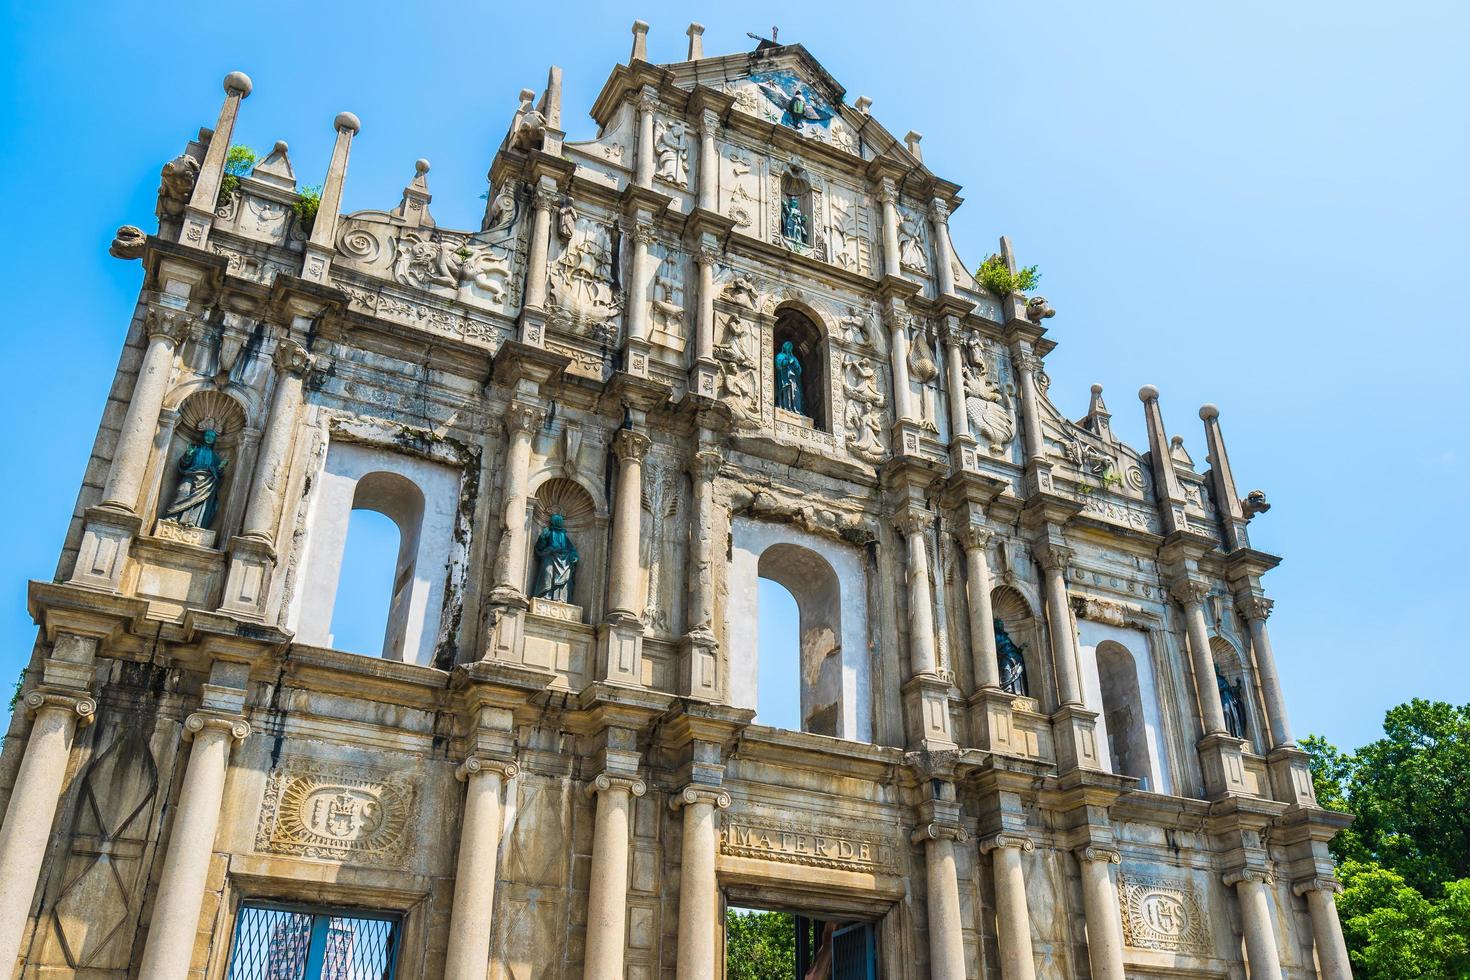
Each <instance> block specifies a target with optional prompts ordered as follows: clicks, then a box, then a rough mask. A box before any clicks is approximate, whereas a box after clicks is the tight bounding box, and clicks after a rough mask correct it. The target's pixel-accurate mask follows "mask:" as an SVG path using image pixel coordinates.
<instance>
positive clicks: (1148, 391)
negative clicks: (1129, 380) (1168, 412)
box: [1138, 385, 1159, 402]
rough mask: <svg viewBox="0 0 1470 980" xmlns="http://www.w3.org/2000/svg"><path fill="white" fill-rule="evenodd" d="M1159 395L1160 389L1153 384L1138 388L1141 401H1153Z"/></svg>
mask: <svg viewBox="0 0 1470 980" xmlns="http://www.w3.org/2000/svg"><path fill="white" fill-rule="evenodd" d="M1157 397H1159V389H1157V388H1155V387H1154V386H1153V385H1144V386H1143V387H1142V388H1139V389H1138V400H1139V401H1144V402H1146V401H1151V400H1153V399H1155V398H1157Z"/></svg>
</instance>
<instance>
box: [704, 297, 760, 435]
mask: <svg viewBox="0 0 1470 980" xmlns="http://www.w3.org/2000/svg"><path fill="white" fill-rule="evenodd" d="M749 338H750V325H749V324H747V323H746V322H745V320H744V319H743V318H742V317H741V316H740V315H739V314H731V315H730V317H729V318H728V319H727V320H726V321H725V336H724V340H723V341H722V342H721V343H720V344H718V345H716V347H715V360H716V361H718V362H719V365H720V394H721V395H722V396H724V399H725V404H726V405H727V406H728V407H729V409H730V412H731V414H733V415H734V416H735V420H736V421H737V422H740V423H743V424H749V423H751V422H755V421H758V420H759V418H760V416H759V413H758V412H757V411H756V410H755V406H754V403H755V386H756V361H755V358H754V357H752V356H751V354H750V340H749Z"/></svg>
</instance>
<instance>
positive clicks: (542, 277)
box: [521, 185, 558, 340]
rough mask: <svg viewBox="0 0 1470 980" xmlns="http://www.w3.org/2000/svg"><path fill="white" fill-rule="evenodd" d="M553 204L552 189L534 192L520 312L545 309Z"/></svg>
mask: <svg viewBox="0 0 1470 980" xmlns="http://www.w3.org/2000/svg"><path fill="white" fill-rule="evenodd" d="M557 200H558V195H557V191H556V187H555V186H554V185H553V186H544V185H543V186H538V187H537V188H536V196H535V198H534V200H533V203H532V207H533V211H532V214H531V244H530V247H529V249H528V250H527V253H526V291H525V298H524V300H523V301H522V302H521V309H522V310H523V311H524V310H531V311H540V310H543V309H545V307H546V254H547V250H548V249H549V248H550V245H551V212H552V211H554V210H556V205H557ZM522 339H523V340H524V339H525V338H522Z"/></svg>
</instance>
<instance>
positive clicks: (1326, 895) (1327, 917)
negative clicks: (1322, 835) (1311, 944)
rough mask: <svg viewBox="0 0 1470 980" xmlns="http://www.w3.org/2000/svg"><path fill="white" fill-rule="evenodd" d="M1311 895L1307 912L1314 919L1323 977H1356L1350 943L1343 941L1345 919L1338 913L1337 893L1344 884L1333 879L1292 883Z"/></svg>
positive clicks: (1324, 979)
mask: <svg viewBox="0 0 1470 980" xmlns="http://www.w3.org/2000/svg"><path fill="white" fill-rule="evenodd" d="M1291 890H1292V891H1293V892H1294V893H1295V894H1297V895H1305V896H1307V914H1308V915H1310V916H1311V919H1312V939H1313V940H1314V941H1315V942H1316V945H1317V973H1318V975H1319V976H1320V977H1321V980H1353V970H1352V963H1351V962H1350V961H1349V960H1348V952H1347V944H1346V943H1344V942H1343V940H1342V922H1341V921H1340V920H1339V919H1338V915H1337V899H1336V897H1335V896H1336V895H1337V893H1338V892H1340V891H1341V890H1342V886H1341V885H1340V884H1338V883H1337V882H1336V881H1334V880H1333V879H1331V878H1309V879H1307V880H1306V881H1299V882H1297V883H1296V884H1294V885H1292V886H1291Z"/></svg>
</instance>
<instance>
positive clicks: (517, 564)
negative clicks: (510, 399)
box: [495, 403, 546, 602]
mask: <svg viewBox="0 0 1470 980" xmlns="http://www.w3.org/2000/svg"><path fill="white" fill-rule="evenodd" d="M545 417H546V413H545V411H544V410H542V409H541V408H538V407H536V406H533V405H526V404H523V403H512V404H511V406H510V408H509V409H508V410H507V412H506V415H505V430H506V434H507V435H508V436H509V437H510V445H509V446H508V447H507V448H506V451H505V484H504V487H503V489H502V490H501V499H502V500H503V501H504V506H505V511H504V513H503V514H502V516H501V522H502V525H503V527H504V530H503V531H502V532H501V536H500V552H499V554H498V555H496V560H495V564H496V575H495V593H496V598H498V599H504V598H512V599H519V600H521V601H522V602H524V601H525V596H526V504H527V502H528V501H527V498H526V477H527V471H528V470H529V469H530V466H531V436H532V434H534V433H535V431H536V429H537V428H538V427H539V426H540V425H541V422H542V420H543V419H544V418H545Z"/></svg>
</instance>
